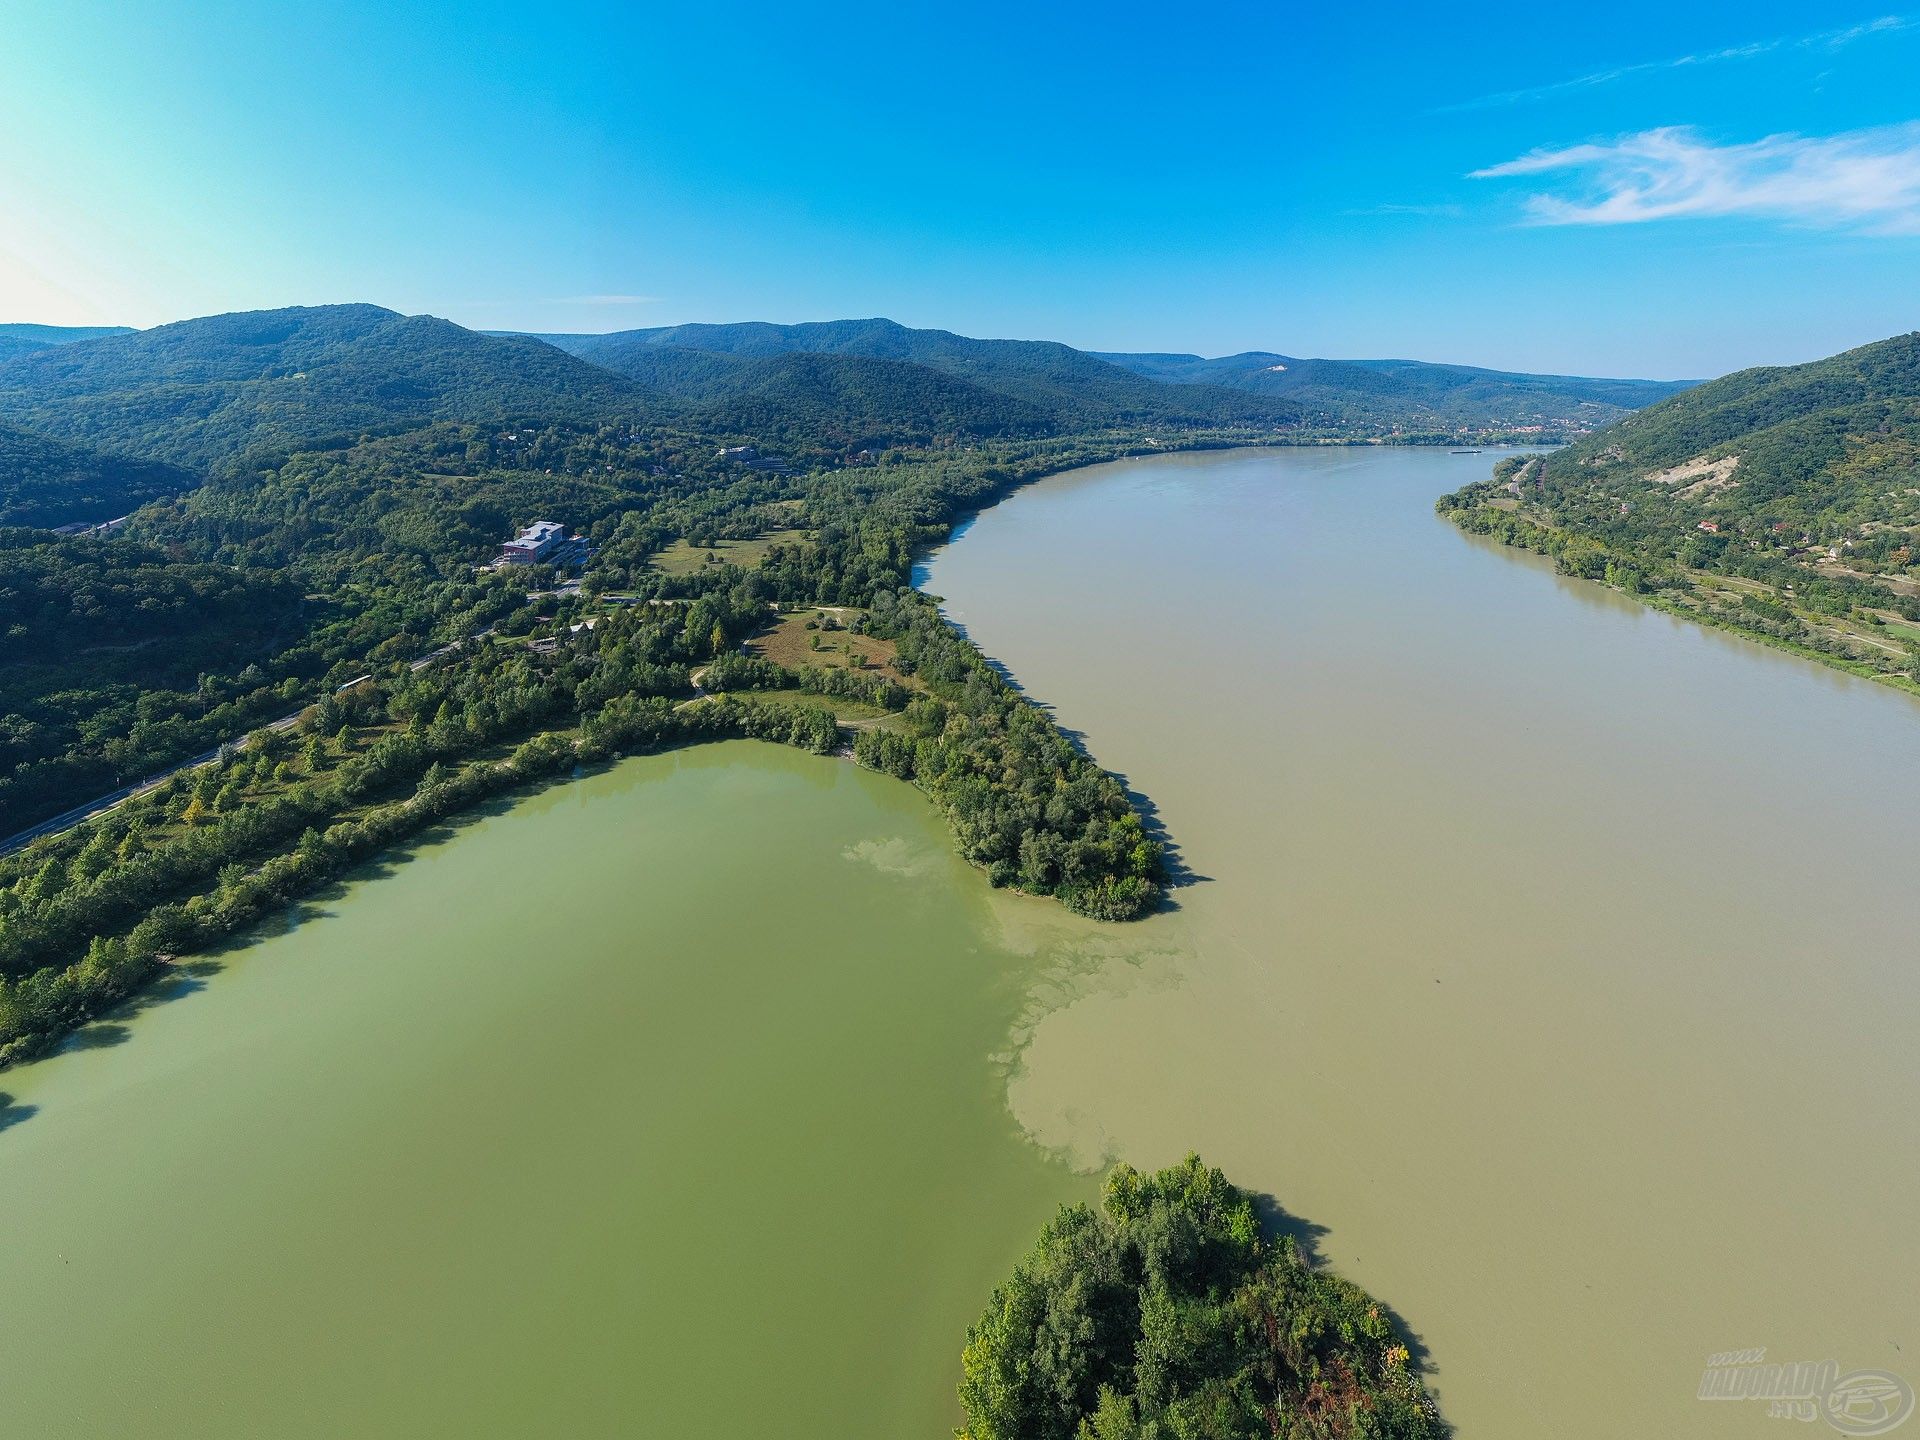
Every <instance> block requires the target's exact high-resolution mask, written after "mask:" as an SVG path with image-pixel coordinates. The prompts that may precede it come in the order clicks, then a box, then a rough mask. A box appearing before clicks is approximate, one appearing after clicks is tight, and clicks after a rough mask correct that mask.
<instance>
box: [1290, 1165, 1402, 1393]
mask: <svg viewBox="0 0 1920 1440" xmlns="http://www.w3.org/2000/svg"><path fill="white" fill-rule="evenodd" d="M1253 1208H1254V1212H1255V1213H1256V1214H1257V1215H1258V1216H1259V1217H1260V1228H1261V1229H1262V1230H1263V1231H1265V1232H1266V1234H1267V1236H1268V1238H1269V1239H1273V1240H1279V1239H1283V1238H1284V1239H1288V1240H1291V1241H1292V1242H1293V1248H1294V1250H1295V1252H1296V1253H1297V1254H1298V1255H1299V1256H1300V1258H1301V1259H1302V1260H1304V1261H1305V1262H1306V1263H1307V1264H1308V1265H1309V1266H1310V1267H1312V1268H1313V1269H1315V1270H1332V1271H1333V1272H1334V1273H1335V1274H1339V1273H1340V1267H1339V1266H1338V1265H1333V1264H1330V1263H1329V1261H1328V1260H1327V1256H1326V1251H1325V1249H1324V1248H1323V1246H1322V1242H1323V1241H1324V1240H1325V1239H1326V1237H1327V1236H1328V1235H1330V1234H1331V1233H1332V1232H1331V1231H1330V1230H1328V1228H1327V1227H1326V1226H1325V1225H1320V1224H1316V1223H1315V1222H1314V1221H1312V1220H1308V1219H1306V1218H1305V1217H1304V1216H1300V1215H1295V1214H1294V1213H1293V1212H1292V1211H1291V1210H1289V1209H1287V1207H1286V1206H1284V1205H1282V1204H1281V1203H1280V1202H1279V1201H1278V1200H1277V1199H1275V1198H1274V1197H1273V1196H1271V1195H1255V1196H1254V1197H1253ZM1370 1298H1371V1299H1372V1301H1373V1303H1374V1304H1375V1305H1378V1306H1379V1307H1380V1313H1381V1314H1382V1315H1384V1316H1386V1317H1387V1319H1388V1321H1389V1322H1390V1323H1391V1324H1392V1325H1393V1328H1394V1332H1395V1333H1396V1334H1397V1335H1398V1336H1399V1337H1400V1342H1401V1343H1402V1344H1403V1345H1405V1346H1406V1347H1407V1359H1408V1363H1409V1364H1410V1365H1411V1366H1412V1368H1413V1369H1414V1370H1415V1371H1416V1372H1417V1373H1419V1374H1421V1375H1425V1374H1427V1373H1428V1372H1429V1371H1430V1370H1431V1368H1432V1364H1431V1361H1432V1352H1431V1351H1429V1350H1428V1349H1427V1342H1426V1341H1425V1340H1423V1339H1421V1337H1420V1332H1419V1331H1418V1330H1415V1329H1414V1328H1413V1326H1411V1325H1409V1324H1408V1323H1407V1317H1406V1316H1404V1315H1402V1314H1401V1313H1400V1312H1399V1311H1398V1310H1396V1309H1394V1308H1393V1306H1392V1305H1390V1304H1389V1303H1388V1302H1387V1301H1385V1300H1383V1299H1381V1298H1380V1297H1379V1296H1378V1295H1373V1296H1371V1297H1370Z"/></svg>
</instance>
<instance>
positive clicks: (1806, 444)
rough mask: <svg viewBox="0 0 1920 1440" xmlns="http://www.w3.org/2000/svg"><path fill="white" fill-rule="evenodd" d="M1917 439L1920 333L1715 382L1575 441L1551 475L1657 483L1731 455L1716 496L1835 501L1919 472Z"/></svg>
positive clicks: (1745, 500) (1735, 503) (1738, 500)
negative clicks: (1874, 479)
mask: <svg viewBox="0 0 1920 1440" xmlns="http://www.w3.org/2000/svg"><path fill="white" fill-rule="evenodd" d="M1915 440H1920V332H1917V333H1914V334H1908V335H1897V336H1895V337H1894V338H1893V339H1891V340H1882V341H1879V342H1878V343H1876V344H1873V345H1864V346H1862V347H1861V348H1859V349H1858V350H1849V351H1847V352H1846V353H1845V354H1842V355H1834V356H1831V357H1829V358H1828V359H1825V360H1816V361H1813V362H1812V363H1811V364H1807V365H1789V366H1769V367H1763V368H1761V369H1755V370H1742V371H1740V372H1739V373H1737V374H1733V375H1728V376H1726V377H1724V378H1722V379H1719V380H1714V381H1710V382H1709V383H1707V384H1705V385H1701V386H1699V387H1697V388H1695V389H1692V390H1689V391H1687V392H1685V393H1684V394H1680V395H1676V396H1674V397H1673V398H1672V399H1670V400H1667V401H1665V402H1663V403H1662V404H1659V405H1656V406H1654V407H1653V408H1651V409H1649V410H1646V411H1644V412H1642V413H1641V414H1638V415H1634V416H1630V417H1628V418H1627V419H1625V420H1622V421H1621V422H1620V424H1619V425H1617V426H1616V427H1614V428H1613V429H1612V430H1610V431H1608V432H1607V434H1605V435H1603V436H1594V437H1591V438H1589V439H1587V440H1584V441H1582V442H1581V443H1580V444H1578V445H1573V446H1570V447H1568V448H1567V449H1566V450H1563V451H1561V452H1560V453H1558V454H1557V455H1554V456H1552V457H1551V458H1550V459H1549V460H1548V462H1547V465H1546V471H1547V473H1548V474H1549V475H1551V476H1553V477H1555V478H1559V479H1563V480H1567V479H1572V478H1574V477H1582V478H1587V479H1597V478H1602V477H1604V478H1606V479H1609V480H1611V479H1628V480H1649V479H1653V478H1654V477H1655V476H1656V475H1658V474H1659V473H1660V472H1664V471H1667V470H1670V469H1672V468H1673V467H1675V466H1678V465H1682V464H1685V463H1687V462H1689V461H1694V462H1703V463H1704V462H1713V461H1720V460H1726V461H1732V462H1733V464H1732V465H1731V467H1730V468H1729V473H1728V476H1727V483H1725V484H1723V485H1715V486H1713V487H1712V491H1713V493H1714V494H1715V495H1716V496H1717V497H1719V498H1718V499H1717V501H1716V503H1718V504H1721V505H1724V506H1727V507H1731V508H1734V509H1742V510H1744V509H1749V508H1752V507H1754V506H1757V505H1761V504H1764V503H1767V502H1773V501H1778V500H1782V499H1787V498H1789V497H1793V498H1798V499H1801V500H1809V499H1811V500H1819V501H1824V500H1826V499H1829V498H1831V497H1832V496H1833V495H1834V494H1835V492H1836V487H1837V486H1839V485H1844V484H1850V483H1851V482H1853V481H1856V480H1859V479H1863V478H1865V477H1866V476H1869V475H1879V476H1881V477H1882V478H1885V479H1886V480H1888V481H1889V482H1890V483H1891V482H1892V481H1895V480H1898V479H1902V478H1906V479H1909V480H1910V479H1911V469H1912V465H1913V462H1914V453H1913V450H1912V445H1913V442H1914V441H1915ZM1669 488H1670V487H1669Z"/></svg>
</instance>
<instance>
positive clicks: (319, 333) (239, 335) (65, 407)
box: [0, 305, 671, 469]
mask: <svg viewBox="0 0 1920 1440" xmlns="http://www.w3.org/2000/svg"><path fill="white" fill-rule="evenodd" d="M670 408H671V406H670V402H667V401H666V400H665V399H664V397H660V396H656V395H653V394H651V393H649V392H648V391H646V390H645V389H644V388H643V387H641V386H639V385H637V384H635V383H634V382H633V381H631V380H628V379H625V378H623V377H621V376H618V375H614V374H612V373H610V372H608V371H606V370H603V369H600V368H599V367H597V366H594V365H589V364H586V363H585V362H583V361H580V360H578V359H575V358H574V357H573V356H571V355H567V354H564V353H562V352H560V351H558V350H556V349H554V348H553V347H552V346H549V345H543V344H541V343H540V342H539V341H537V340H532V339H529V338H526V337H523V336H504V337H503V336H493V335H482V334H479V333H477V332H475V331H472V330H467V329H463V328H462V327H461V326H458V325H455V324H453V323H452V322H450V321H447V320H439V319H435V318H434V317H432V316H427V315H399V314H396V313H394V312H393V311H391V310H384V309H381V308H380V307H379V306H377V305H326V306H318V307H314V308H293V309H286V310H259V311H248V312H243V313H239V314H232V315H214V316H209V317H207V318H205V319H200V320H183V321H181V322H179V323H178V324H174V325H162V326H159V327H157V328H156V329H152V330H142V331H137V332H134V333H132V334H124V335H109V336H104V337H101V338H98V339H93V340H85V341H80V342H77V343H74V344H69V345H58V346H50V347H46V348H42V349H39V350H36V351H34V352H33V353H31V354H27V355H24V356H20V357H18V358H16V359H13V360H11V361H7V362H6V363H4V364H0V420H4V421H6V422H8V423H12V424H15V425H18V426H21V427H23V428H25V429H29V430H33V431H37V432H40V433H43V434H46V435H50V436H52V437H54V438H56V439H60V440H66V441H70V442H74V443H78V444H82V445H88V446H91V447H94V448H96V449H100V450H106V451H112V452H115V453H119V454H125V455H134V456H139V457H142V458H145V459H151V460H163V461H168V462H170V463H173V464H178V465H184V466H189V467H192V468H196V469H213V468H217V467H219V466H221V465H223V464H225V463H228V462H231V461H234V460H236V459H238V458H239V457H241V456H243V455H246V454H249V453H251V454H254V455H275V454H281V453H286V452H288V451H292V450H296V449H300V448H303V447H307V446H312V445H315V444H320V443H324V442H330V441H336V440H341V439H352V438H354V437H356V436H358V435H359V434H361V433H363V432H367V431H378V430H382V429H387V428H392V427H395V426H400V425H418V424H423V423H426V422H429V421H433V420H462V421H475V422H492V421H509V422H510V421H515V420H521V419H539V420H546V421H553V420H570V419H593V420H611V419H621V418H638V417H642V416H648V417H653V418H657V417H658V416H659V415H660V414H661V413H662V412H663V411H664V410H667V409H670Z"/></svg>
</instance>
